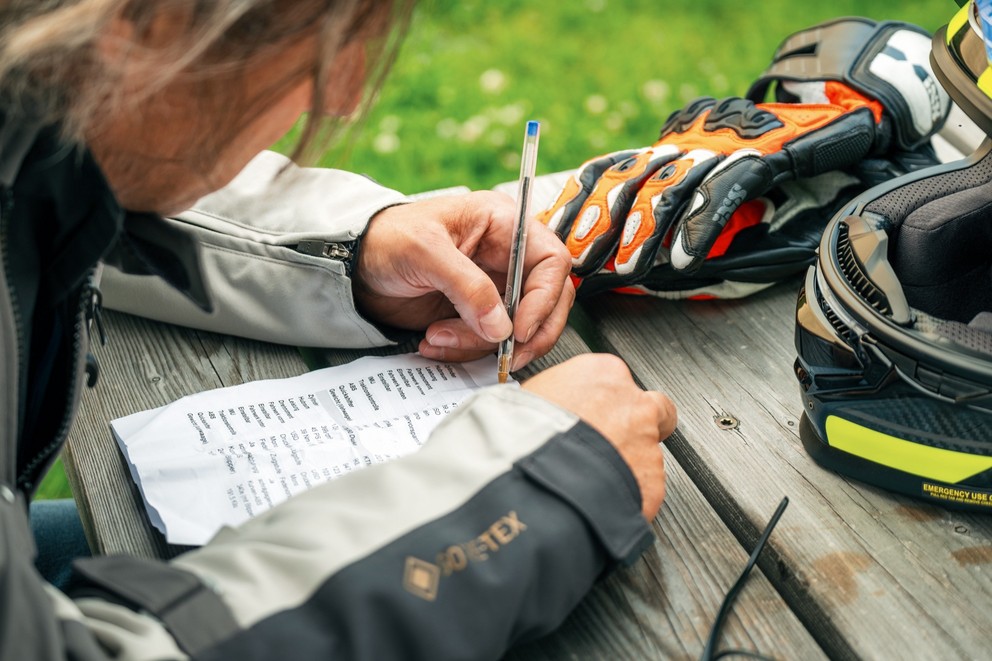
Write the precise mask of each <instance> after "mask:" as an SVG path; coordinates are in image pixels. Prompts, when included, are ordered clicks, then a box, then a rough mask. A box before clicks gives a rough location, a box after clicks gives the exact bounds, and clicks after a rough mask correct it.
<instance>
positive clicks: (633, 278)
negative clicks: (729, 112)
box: [614, 149, 719, 282]
mask: <svg viewBox="0 0 992 661" xmlns="http://www.w3.org/2000/svg"><path fill="white" fill-rule="evenodd" d="M718 160H719V155H718V154H716V153H714V152H712V151H709V150H706V149H694V150H692V151H690V152H689V153H687V154H685V155H684V156H682V157H680V158H678V159H676V160H674V161H672V162H671V163H668V164H667V165H665V166H663V167H662V168H661V169H659V170H658V171H657V172H656V173H655V174H654V175H653V176H652V177H651V178H650V179H648V180H647V181H645V182H644V185H643V186H641V190H640V191H639V192H638V193H637V197H636V198H635V199H634V203H633V205H631V208H630V213H629V214H628V215H627V218H626V221H625V222H624V228H623V235H622V236H621V237H620V245H619V247H618V248H617V254H616V259H615V261H614V270H615V271H616V273H617V274H618V275H620V276H625V277H626V280H627V281H628V282H637V281H638V280H639V279H640V278H641V277H642V276H644V275H647V273H648V271H649V270H651V267H652V266H654V262H655V258H656V256H657V254H658V250H659V249H660V248H661V246H662V242H663V240H664V239H665V237H666V235H667V234H668V232H669V230H670V229H671V227H672V225H673V224H674V223H675V219H676V218H677V217H678V215H679V214H680V213H681V212H682V211H683V209H684V208H685V205H686V203H687V202H688V201H689V200H690V199H691V197H692V193H693V191H695V189H696V187H697V186H699V184H700V183H701V182H702V181H703V178H704V177H705V176H706V173H708V172H709V171H710V170H712V169H713V167H714V166H715V165H716V164H717V162H718Z"/></svg>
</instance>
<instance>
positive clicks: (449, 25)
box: [41, 0, 956, 497]
mask: <svg viewBox="0 0 992 661" xmlns="http://www.w3.org/2000/svg"><path fill="white" fill-rule="evenodd" d="M955 9H956V5H955V3H954V2H952V1H951V0H927V1H926V2H922V1H917V2H910V1H903V0H872V1H871V2H870V3H869V2H865V1H862V2H858V1H857V0H832V1H831V2H808V1H807V2H785V1H783V0H763V1H762V2H749V3H742V2H735V1H732V0H692V1H691V2H682V3H673V2H659V1H658V0H650V1H648V0H573V1H569V2H548V1H547V0H501V1H500V2H483V1H482V0H433V1H431V0H426V1H425V2H422V3H421V4H420V5H419V7H418V9H417V12H416V14H415V17H414V21H413V24H412V26H411V30H410V33H409V35H408V37H407V40H406V42H405V43H404V45H403V47H402V50H401V52H400V55H399V58H398V61H397V63H396V66H395V67H394V69H393V71H392V74H391V75H390V77H389V79H388V80H387V81H386V84H385V86H384V87H383V89H382V92H381V94H380V98H379V101H378V103H377V105H376V107H375V108H374V110H373V111H372V113H371V114H370V115H369V117H368V119H367V121H366V123H365V125H364V130H363V132H362V134H361V135H360V137H359V139H358V140H357V141H356V142H355V144H354V145H353V148H352V149H351V150H350V155H349V156H348V158H347V159H344V160H341V159H340V158H339V157H336V156H333V155H328V156H326V157H325V158H324V159H322V164H324V165H333V166H336V167H343V168H345V169H349V170H353V171H356V172H362V173H365V174H368V175H370V176H371V177H373V178H374V179H376V180H377V181H379V182H381V183H382V184H384V185H387V186H390V187H392V188H396V189H398V190H401V191H403V192H406V193H415V192H419V191H424V190H430V189H433V188H442V187H447V186H453V185H467V186H469V187H471V188H473V189H485V188H490V187H492V186H493V185H495V184H497V183H500V182H503V181H509V180H512V179H515V178H516V176H517V173H518V170H519V154H520V144H521V141H522V139H523V127H524V122H525V121H526V120H528V119H538V120H540V121H541V122H542V128H541V155H540V162H539V164H538V171H539V173H541V172H555V171H558V170H564V169H569V168H573V167H576V166H577V165H579V164H580V163H581V162H582V161H584V160H585V159H587V158H589V157H591V156H594V155H596V154H599V153H603V152H606V151H613V150H617V149H623V148H628V147H632V146H640V145H645V144H649V143H651V142H653V140H654V139H655V138H656V137H657V134H658V129H659V127H660V126H661V124H662V123H663V122H664V119H665V117H667V116H668V114H669V113H670V112H671V111H673V110H675V109H677V108H679V107H681V106H682V105H684V104H685V103H686V102H687V101H689V100H691V99H693V98H695V97H697V96H700V95H710V96H717V97H720V96H729V95H742V94H744V93H745V91H746V90H747V88H748V85H749V84H750V82H751V81H752V80H753V79H754V78H755V77H756V76H757V75H758V74H759V73H760V72H761V71H762V70H763V69H764V67H765V65H766V64H767V63H768V60H769V58H770V57H771V54H772V53H773V52H774V50H775V48H776V46H777V45H778V43H779V42H780V41H781V40H782V39H783V38H784V37H785V36H786V35H788V34H789V33H791V32H794V31H796V30H799V29H802V28H804V27H807V26H810V25H813V24H814V23H816V22H819V21H822V20H826V19H829V18H834V17H838V16H845V15H861V16H869V17H872V18H876V19H898V20H905V21H909V22H913V23H916V24H918V25H921V26H923V27H925V28H927V29H928V30H931V31H933V30H934V29H936V28H937V27H939V26H940V25H942V24H944V23H946V22H947V20H948V19H949V18H950V16H951V15H952V14H953V12H954V11H955ZM287 145H288V142H287V143H284V144H283V145H281V146H282V147H283V148H286V146H287ZM41 495H42V497H59V496H68V495H69V490H68V486H67V484H66V481H65V477H64V475H63V473H62V471H61V467H60V466H59V467H58V469H57V470H55V471H53V472H52V474H51V475H50V476H49V478H48V479H46V481H45V482H44V484H43V485H42V491H41Z"/></svg>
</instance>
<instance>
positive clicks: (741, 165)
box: [670, 149, 776, 273]
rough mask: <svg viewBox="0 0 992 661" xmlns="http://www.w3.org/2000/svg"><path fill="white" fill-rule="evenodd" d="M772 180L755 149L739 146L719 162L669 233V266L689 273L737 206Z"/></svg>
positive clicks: (763, 161) (771, 183) (695, 267)
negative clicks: (670, 237) (670, 240)
mask: <svg viewBox="0 0 992 661" xmlns="http://www.w3.org/2000/svg"><path fill="white" fill-rule="evenodd" d="M775 183H776V181H775V177H774V172H773V170H772V168H771V167H770V166H769V165H768V163H766V162H765V159H764V158H762V156H761V154H760V153H759V152H758V151H756V150H753V149H740V150H738V151H735V152H734V153H732V154H730V155H729V156H728V157H727V158H725V159H723V160H722V161H720V163H719V164H718V165H717V166H716V167H714V168H713V169H712V170H710V171H709V173H707V175H706V176H705V177H704V178H703V181H702V183H700V184H699V186H698V188H697V189H696V192H695V194H694V195H693V196H692V199H691V200H690V201H689V202H688V207H687V208H686V209H685V210H684V211H683V212H682V218H681V219H680V220H679V221H678V224H677V226H676V228H675V233H674V235H673V236H672V246H671V254H670V259H671V263H672V266H673V267H674V268H675V269H676V270H678V271H685V272H690V273H691V272H692V271H695V270H697V269H698V268H699V266H700V265H701V264H702V262H703V260H704V259H706V256H707V255H708V254H709V252H710V249H711V248H712V247H713V244H714V243H715V242H716V239H717V237H718V236H719V234H720V232H721V231H723V228H724V226H726V224H727V221H728V220H729V219H730V217H731V216H732V215H733V214H734V212H735V211H737V209H738V207H740V206H741V205H742V204H743V203H744V202H746V201H748V200H751V199H754V198H756V197H760V196H761V195H763V194H764V193H765V192H766V191H767V190H768V189H769V188H771V187H772V185H774V184H775Z"/></svg>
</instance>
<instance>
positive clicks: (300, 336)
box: [101, 152, 406, 348]
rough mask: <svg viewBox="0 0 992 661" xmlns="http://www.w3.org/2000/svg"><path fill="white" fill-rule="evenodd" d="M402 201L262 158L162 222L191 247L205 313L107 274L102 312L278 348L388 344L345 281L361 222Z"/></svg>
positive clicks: (150, 282)
mask: <svg viewBox="0 0 992 661" xmlns="http://www.w3.org/2000/svg"><path fill="white" fill-rule="evenodd" d="M329 201H333V205H332V204H330V202H329ZM405 201H406V197H405V196H403V195H402V194H400V193H397V192H396V191H393V190H389V189H387V188H383V187H382V186H379V185H378V184H376V183H374V182H372V181H371V180H369V179H368V178H366V177H362V176H359V175H356V174H352V173H349V172H342V171H340V170H329V169H322V168H300V167H297V166H296V165H294V164H293V163H292V162H291V161H289V159H287V158H286V157H284V156H281V155H279V154H276V153H275V152H262V153H261V154H259V155H258V156H257V157H255V159H254V160H252V161H251V163H249V164H248V166H247V167H246V168H245V169H244V170H243V171H242V172H241V173H240V174H239V175H238V176H237V177H236V178H235V179H234V180H233V181H232V182H231V183H230V184H229V185H228V186H227V187H225V188H224V189H222V190H220V191H218V192H216V193H213V194H211V195H208V196H207V197H205V198H203V199H202V200H200V201H199V202H197V204H196V206H194V207H193V208H192V209H190V210H189V211H187V212H185V213H183V214H180V215H179V216H178V217H176V218H170V219H166V222H168V223H170V224H173V225H175V226H177V227H179V228H181V229H183V230H184V231H185V232H187V233H190V234H192V235H193V236H194V237H195V238H196V239H197V241H198V242H199V244H200V247H201V260H202V261H201V264H202V269H203V275H204V278H205V280H206V282H207V284H208V285H209V288H210V293H211V298H212V299H213V303H214V310H213V312H211V313H208V312H204V311H203V310H201V309H200V308H198V307H197V306H196V305H194V304H193V303H192V302H191V301H190V300H189V299H188V298H186V296H184V295H183V294H181V293H180V292H178V291H176V290H175V289H173V288H172V287H170V286H169V285H168V284H166V283H165V282H164V281H162V280H160V279H159V278H156V277H152V276H143V275H133V274H125V273H122V272H121V271H120V270H118V269H117V268H114V267H112V266H108V267H107V268H106V269H105V270H104V274H103V280H102V282H101V289H102V290H103V295H104V297H103V300H104V305H106V306H107V307H109V308H111V309H115V310H121V311H123V312H128V313H131V314H137V315H139V316H143V317H148V318H150V319H157V320H159V321H166V322H170V323H176V324H180V325H183V326H190V327H192V328H201V329H204V330H209V331H214V332H218V333H227V334H232V335H240V336H242V337H250V338H252V339H257V340H264V341H268V342H279V343H281V344H290V345H296V346H316V347H336V348H361V347H370V346H384V345H388V344H393V342H392V341H391V340H390V339H389V338H387V337H386V336H385V335H383V333H382V332H381V331H380V330H379V329H378V328H377V327H376V326H375V325H373V324H371V323H369V322H368V321H367V320H366V319H365V318H363V317H362V316H361V315H360V314H359V313H358V311H357V310H356V309H355V303H354V300H353V299H352V286H351V285H352V283H351V277H350V275H351V267H352V262H353V260H354V259H355V255H356V252H357V250H358V245H359V237H360V236H361V234H362V233H363V232H364V231H365V227H366V225H367V224H368V222H369V219H370V218H371V217H372V216H374V215H375V214H376V213H377V212H378V211H381V210H382V209H384V208H386V207H389V206H394V205H396V204H401V203H403V202H405Z"/></svg>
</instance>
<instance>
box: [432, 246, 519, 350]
mask: <svg viewBox="0 0 992 661" xmlns="http://www.w3.org/2000/svg"><path fill="white" fill-rule="evenodd" d="M437 250H438V254H435V255H434V256H433V258H432V259H431V260H430V261H429V262H428V263H426V264H425V265H424V266H426V267H428V268H429V270H428V271H425V272H424V273H423V274H422V277H423V278H424V280H425V281H426V282H427V283H428V284H429V285H430V286H431V287H434V288H435V289H436V290H437V291H439V292H441V293H442V294H443V295H444V296H445V298H447V299H448V300H449V301H451V304H452V305H453V306H454V308H455V311H456V312H457V313H458V316H459V317H461V319H462V320H464V322H465V324H466V325H467V326H468V327H469V328H470V329H471V330H472V332H473V333H475V334H476V335H478V336H479V337H480V338H482V339H483V340H486V341H488V342H493V343H494V342H499V341H500V340H503V339H504V338H506V337H508V336H509V335H510V333H511V332H513V324H512V323H511V322H510V317H509V315H507V313H506V308H505V307H504V305H503V298H502V296H501V295H500V293H499V291H498V290H497V289H496V284H495V283H494V282H493V281H492V279H491V278H490V277H489V276H488V275H487V274H486V273H485V271H483V270H482V269H481V268H479V266H478V265H477V264H476V263H475V262H473V261H472V260H471V259H470V258H469V257H468V256H466V255H465V254H463V253H462V252H461V251H460V250H458V249H457V248H456V247H455V246H454V245H453V244H451V243H446V242H442V243H441V244H440V245H439V246H437Z"/></svg>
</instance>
